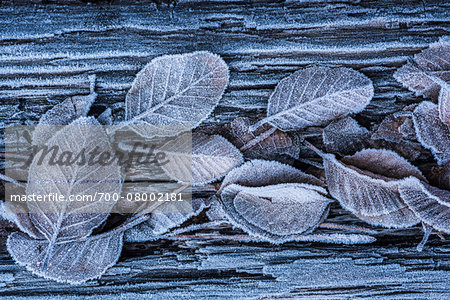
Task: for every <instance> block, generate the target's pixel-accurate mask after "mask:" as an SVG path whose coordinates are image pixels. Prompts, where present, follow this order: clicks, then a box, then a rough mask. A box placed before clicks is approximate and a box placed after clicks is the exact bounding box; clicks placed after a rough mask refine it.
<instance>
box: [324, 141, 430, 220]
mask: <svg viewBox="0 0 450 300" xmlns="http://www.w3.org/2000/svg"><path fill="white" fill-rule="evenodd" d="M323 158H324V166H325V174H326V178H327V184H328V190H329V192H330V194H331V195H332V196H333V197H334V198H336V199H337V200H338V201H339V202H340V203H341V205H342V206H343V207H344V208H346V209H347V210H349V211H350V212H352V213H354V214H355V215H357V216H358V217H359V218H361V219H363V220H365V221H366V222H368V223H371V224H374V225H381V226H385V227H396V228H402V227H408V226H412V225H414V224H417V222H418V220H417V218H416V217H415V215H414V214H413V213H412V212H411V211H409V210H408V209H407V206H406V204H405V203H404V202H403V201H402V200H401V198H400V195H399V193H398V184H399V180H400V179H402V178H404V177H409V176H416V177H417V178H421V179H424V178H423V176H422V174H421V173H420V171H419V170H418V169H417V168H415V167H414V166H412V165H411V164H410V163H408V162H407V161H406V160H405V159H403V158H402V157H400V156H399V155H397V154H396V153H394V152H392V151H388V150H375V149H367V150H363V151H360V152H358V153H356V154H355V155H353V156H347V157H344V158H343V159H342V161H338V160H337V159H336V158H335V156H334V155H332V154H324V155H323Z"/></svg>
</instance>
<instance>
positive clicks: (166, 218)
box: [124, 198, 210, 243]
mask: <svg viewBox="0 0 450 300" xmlns="http://www.w3.org/2000/svg"><path fill="white" fill-rule="evenodd" d="M187 205H192V209H190V207H187ZM209 205H210V203H208V202H207V201H205V200H204V199H201V198H197V199H192V203H190V202H189V201H182V202H177V203H170V202H167V203H164V204H163V205H161V206H160V207H159V208H158V209H157V210H154V211H153V212H152V214H151V215H150V218H149V219H148V220H147V221H145V222H143V223H141V224H139V225H137V226H135V227H132V228H130V229H128V230H127V231H126V232H125V236H124V238H125V241H126V242H131V243H136V242H146V241H151V240H155V239H158V238H160V237H161V235H163V234H165V233H167V232H169V231H170V230H172V229H173V228H175V227H178V226H180V225H181V224H183V223H184V222H186V221H187V220H189V219H190V218H192V217H195V216H198V215H199V214H200V213H201V212H202V211H204V210H205V208H207V207H209ZM188 211H191V212H190V213H187V212H188Z"/></svg>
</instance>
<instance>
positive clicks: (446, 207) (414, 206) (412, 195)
mask: <svg viewBox="0 0 450 300" xmlns="http://www.w3.org/2000/svg"><path fill="white" fill-rule="evenodd" d="M399 191H400V195H401V197H402V199H403V200H404V201H405V202H406V204H408V207H409V208H410V209H411V210H412V211H413V212H414V213H415V214H416V215H417V217H419V219H420V220H422V221H423V222H424V223H425V224H428V225H430V226H432V227H433V228H434V229H436V230H438V231H443V232H445V233H450V191H447V190H441V189H438V188H435V187H433V186H431V185H428V184H426V183H423V182H421V181H420V180H418V179H417V178H414V177H411V178H407V179H405V180H403V181H402V183H401V184H400V186H399Z"/></svg>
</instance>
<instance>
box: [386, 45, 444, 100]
mask: <svg viewBox="0 0 450 300" xmlns="http://www.w3.org/2000/svg"><path fill="white" fill-rule="evenodd" d="M435 77H437V78H439V79H441V80H443V81H448V80H450V43H448V42H447V41H445V40H441V41H440V42H437V43H434V44H432V45H430V47H429V48H427V49H425V50H423V51H422V52H421V53H419V54H416V55H415V56H414V62H408V63H407V64H406V65H404V66H403V67H401V68H400V69H398V70H397V71H396V72H395V74H394V78H395V79H396V80H397V81H399V82H400V83H402V84H403V86H405V87H407V88H408V89H409V90H410V91H412V92H415V94H416V95H417V96H422V95H423V96H425V97H433V98H434V97H435V96H437V95H438V93H439V89H440V84H439V83H438V82H437V81H436V80H435Z"/></svg>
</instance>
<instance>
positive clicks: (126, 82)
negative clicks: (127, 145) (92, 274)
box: [0, 0, 450, 299]
mask: <svg viewBox="0 0 450 300" xmlns="http://www.w3.org/2000/svg"><path fill="white" fill-rule="evenodd" d="M19 2H20V1H13V0H9V1H5V0H3V1H1V2H0V3H1V6H0V122H1V123H2V124H4V125H7V124H18V123H20V124H25V123H28V124H30V123H35V122H37V121H38V119H39V117H40V116H41V115H42V114H43V113H44V112H45V111H47V110H48V109H50V108H51V107H53V106H54V105H55V104H57V103H59V102H60V101H62V100H63V99H64V98H66V97H67V96H71V95H76V94H88V93H89V79H88V75H89V74H96V75H97V85H96V92H97V93H98V94H99V96H98V98H97V100H96V102H95V103H94V106H93V108H92V110H91V112H92V114H93V115H99V114H100V113H101V112H103V110H104V109H105V108H107V107H111V108H112V109H113V115H114V117H115V119H116V120H121V119H123V115H124V100H125V94H126V92H127V90H128V89H129V88H130V87H131V83H132V81H133V79H134V77H135V75H136V73H137V72H138V71H139V70H140V69H141V68H142V67H143V66H144V65H145V64H146V63H148V62H149V61H150V60H151V59H153V58H154V57H157V56H160V55H165V54H177V53H185V52H191V51H198V50H207V51H211V52H214V53H216V54H219V55H221V56H222V57H223V58H224V60H225V61H226V62H227V64H228V65H229V67H230V71H231V73H230V84H229V87H228V88H227V90H226V92H225V95H224V97H223V99H222V100H221V101H220V103H219V106H218V107H217V108H216V110H215V111H214V113H213V114H212V115H211V116H210V117H209V118H208V120H207V121H206V124H224V123H226V122H229V121H230V120H232V119H233V118H235V117H236V116H249V117H259V116H262V115H263V114H264V113H265V107H266V105H267V100H268V97H269V95H270V93H271V92H272V90H273V88H274V87H275V85H276V83H277V82H278V81H279V80H280V79H281V78H284V77H286V76H288V75H290V74H292V73H293V72H294V71H296V70H298V69H299V68H302V67H305V66H308V65H310V64H322V65H343V66H346V67H351V68H354V69H357V70H359V71H361V72H362V73H364V74H365V75H366V76H367V77H369V78H370V79H371V80H372V81H373V82H374V86H375V98H374V100H373V101H372V102H371V104H370V105H369V106H368V108H367V109H366V110H364V111H363V112H362V113H361V114H360V115H359V116H358V121H359V122H360V123H361V124H363V125H365V126H370V125H371V124H373V123H374V122H378V121H380V120H381V119H382V118H383V116H385V115H386V114H388V113H391V112H394V111H397V110H399V109H401V108H402V107H403V106H405V105H407V104H410V103H415V102H419V101H422V100H423V99H421V98H418V97H415V96H414V95H413V93H411V92H409V91H407V90H406V89H404V88H402V87H401V85H400V84H399V83H397V82H396V81H395V79H394V78H393V76H392V74H393V73H394V71H395V69H396V68H398V67H399V66H401V65H402V64H404V63H405V61H406V60H407V59H408V57H410V56H411V55H413V54H415V53H418V52H420V51H421V50H422V49H424V48H426V47H427V45H428V44H429V43H431V42H434V41H437V40H438V38H439V37H440V36H443V35H448V34H449V32H450V22H449V20H450V18H449V17H448V16H449V12H450V5H449V4H448V3H446V1H345V0H343V1H320V0H319V1H268V2H265V1H239V0H236V1H179V2H178V4H177V5H176V6H175V7H168V6H167V5H165V4H163V5H160V6H159V7H158V6H157V5H155V4H153V3H150V1H142V2H137V3H138V4H135V3H136V1H112V2H113V3H114V4H121V5H103V6H97V5H80V6H74V5H69V6H65V5H34V6H29V5H28V6H11V5H9V4H17V3H19ZM43 2H44V1H35V3H43ZM46 2H47V3H54V2H55V1H46ZM75 2H78V1H66V3H75ZM328 222H334V223H339V224H345V225H363V224H362V223H361V222H359V221H358V220H357V219H355V218H354V217H352V216H351V215H349V214H347V213H345V212H344V211H343V210H342V209H340V208H339V207H338V206H337V205H334V207H333V209H332V213H331V216H330V218H329V219H328ZM372 229H374V230H375V228H372ZM1 230H2V233H3V234H2V235H1V236H3V239H4V236H5V234H6V233H7V232H8V230H9V229H8V228H4V229H1ZM320 230H321V231H323V232H327V231H328V232H329V230H330V229H320ZM376 231H377V232H379V233H378V235H377V239H378V241H377V242H376V243H375V244H371V245H364V246H341V245H324V244H314V243H290V244H286V245H282V246H271V245H269V244H266V243H250V242H236V241H233V240H231V241H230V240H225V239H222V240H220V239H219V240H216V239H200V238H198V239H187V240H177V241H172V240H163V241H158V242H154V243H142V244H126V245H125V249H124V251H123V253H122V257H121V259H120V262H119V263H118V264H117V265H116V266H115V267H113V268H111V269H110V270H109V271H108V273H107V274H106V275H105V276H103V277H102V278H101V279H99V280H93V281H90V282H88V283H86V284H83V285H80V286H69V285H64V284H57V283H55V282H53V281H48V280H44V279H42V278H38V277H36V276H33V275H31V273H29V272H28V271H26V270H25V269H24V268H23V267H20V266H18V265H16V264H14V263H13V261H12V260H11V258H10V257H9V255H8V254H7V252H6V250H5V248H4V246H2V247H1V251H0V295H1V296H30V297H33V298H36V297H38V296H39V297H42V298H43V299H48V297H49V296H60V297H66V296H73V297H79V298H85V297H88V296H90V297H92V298H95V297H97V296H100V295H101V296H102V298H103V297H105V298H108V297H114V295H116V293H118V292H120V293H123V298H133V297H135V298H142V297H148V298H149V297H155V298H163V297H167V298H170V297H177V296H180V297H185V298H190V297H191V298H192V297H196V296H197V297H198V296H203V297H214V296H217V297H221V298H237V297H256V298H261V297H264V296H266V297H270V298H273V297H283V298H284V297H295V298H302V297H308V296H310V297H311V296H314V297H316V298H344V297H351V296H358V297H388V298H395V297H400V298H414V299H417V298H419V299H420V298H422V299H424V298H439V297H441V298H449V297H450V291H449V286H448V283H449V281H450V272H449V271H450V245H449V243H448V242H446V241H441V240H440V239H439V238H438V237H437V236H435V235H433V236H432V238H431V241H430V243H429V245H428V246H427V247H426V248H425V250H424V252H422V253H418V252H416V251H415V246H416V245H417V243H418V242H419V241H420V239H421V235H422V233H421V230H420V228H419V227H416V228H411V229H405V230H385V229H376ZM211 233H214V234H221V235H224V234H225V235H236V234H241V233H240V232H239V231H237V230H234V229H231V228H229V227H226V226H225V227H220V228H213V229H209V230H207V231H205V232H203V233H202V235H204V234H211ZM2 244H4V243H2Z"/></svg>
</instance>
